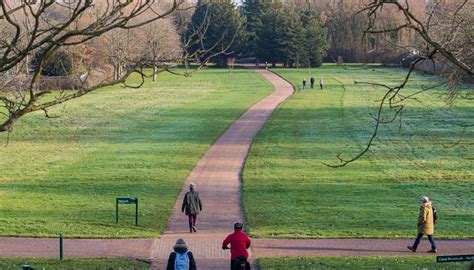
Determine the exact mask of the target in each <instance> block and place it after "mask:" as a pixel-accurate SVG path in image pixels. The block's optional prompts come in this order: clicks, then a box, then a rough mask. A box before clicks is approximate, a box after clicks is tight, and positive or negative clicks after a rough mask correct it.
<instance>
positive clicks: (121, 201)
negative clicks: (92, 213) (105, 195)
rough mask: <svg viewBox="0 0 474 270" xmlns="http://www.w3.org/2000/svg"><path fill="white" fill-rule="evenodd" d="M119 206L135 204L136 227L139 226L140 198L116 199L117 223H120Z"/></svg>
mask: <svg viewBox="0 0 474 270" xmlns="http://www.w3.org/2000/svg"><path fill="white" fill-rule="evenodd" d="M119 204H135V226H138V198H136V197H117V198H116V199H115V223H116V224H118V222H119Z"/></svg>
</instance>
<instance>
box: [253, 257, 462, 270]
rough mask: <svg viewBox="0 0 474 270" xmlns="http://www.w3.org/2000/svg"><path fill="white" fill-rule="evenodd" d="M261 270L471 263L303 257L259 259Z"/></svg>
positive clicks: (404, 269) (428, 268) (402, 269)
mask: <svg viewBox="0 0 474 270" xmlns="http://www.w3.org/2000/svg"><path fill="white" fill-rule="evenodd" d="M258 265H259V268H260V270H277V269H278V270H296V269H298V270H302V269H305V270H310V269H315V270H316V269H318V270H326V269H353V270H356V269H360V270H365V269H374V270H376V269H377V270H380V269H384V270H394V269H397V270H419V269H423V270H435V269H437V270H441V269H444V270H454V269H459V270H466V269H468V266H469V262H456V263H436V259H435V257H416V256H412V257H303V258H298V257H295V258H272V259H259V260H258Z"/></svg>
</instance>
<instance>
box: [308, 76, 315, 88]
mask: <svg viewBox="0 0 474 270" xmlns="http://www.w3.org/2000/svg"><path fill="white" fill-rule="evenodd" d="M314 81H315V80H314V77H311V79H310V80H309V82H310V84H311V89H313V88H314Z"/></svg>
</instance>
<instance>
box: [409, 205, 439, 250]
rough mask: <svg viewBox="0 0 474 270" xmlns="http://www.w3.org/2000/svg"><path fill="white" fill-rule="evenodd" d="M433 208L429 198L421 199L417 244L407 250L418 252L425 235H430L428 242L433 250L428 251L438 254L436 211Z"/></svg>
mask: <svg viewBox="0 0 474 270" xmlns="http://www.w3.org/2000/svg"><path fill="white" fill-rule="evenodd" d="M433 209H434V208H433V206H432V205H431V201H430V199H429V198H428V197H426V196H423V198H421V206H420V213H419V215H418V224H417V225H418V236H417V237H416V240H415V243H413V246H408V247H407V248H408V249H409V250H411V251H413V252H416V249H417V248H418V244H420V241H421V239H422V238H423V235H424V234H426V235H428V240H430V243H431V249H430V250H429V251H428V252H430V253H436V252H438V250H437V249H436V244H435V241H434V239H433V233H434V220H435V219H434V210H433Z"/></svg>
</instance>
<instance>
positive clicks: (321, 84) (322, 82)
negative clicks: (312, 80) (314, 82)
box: [319, 78, 324, 90]
mask: <svg viewBox="0 0 474 270" xmlns="http://www.w3.org/2000/svg"><path fill="white" fill-rule="evenodd" d="M323 86H324V80H323V78H321V79H320V80H319V87H321V90H323Z"/></svg>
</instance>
